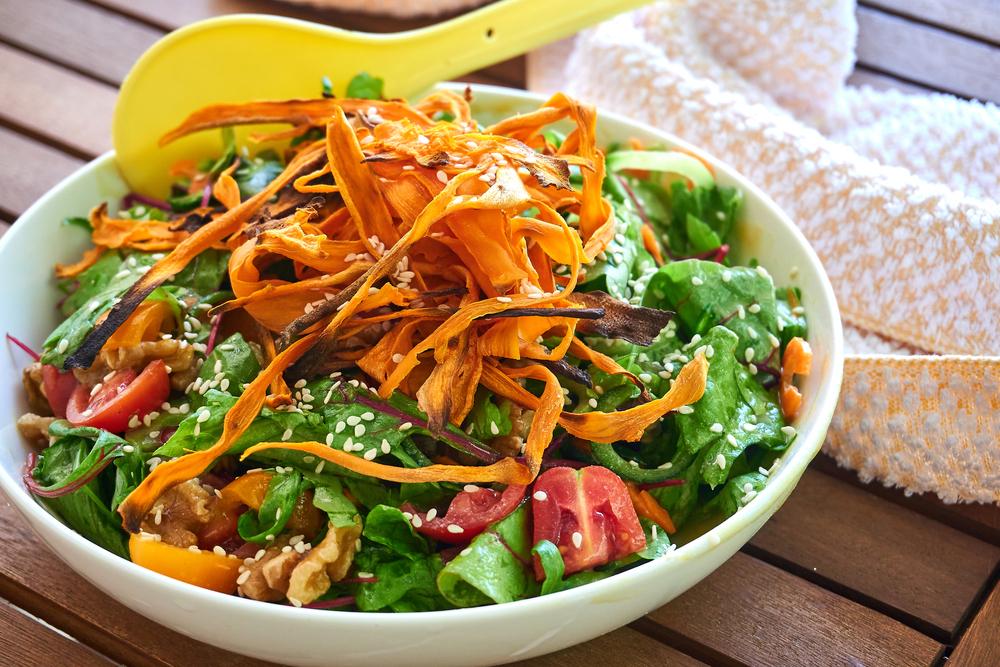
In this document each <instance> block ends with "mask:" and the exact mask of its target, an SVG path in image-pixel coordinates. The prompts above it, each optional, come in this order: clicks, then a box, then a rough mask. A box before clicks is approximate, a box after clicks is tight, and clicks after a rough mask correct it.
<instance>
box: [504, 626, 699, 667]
mask: <svg viewBox="0 0 1000 667" xmlns="http://www.w3.org/2000/svg"><path fill="white" fill-rule="evenodd" d="M602 663H603V664H614V665H628V666H629V667H665V666H667V665H669V667H699V666H704V664H705V663H703V662H701V661H700V660H697V659H695V658H692V657H691V656H689V655H687V654H686V653H681V652H680V651H678V650H677V649H675V648H672V647H670V646H668V645H666V644H664V643H663V642H660V641H657V640H656V639H653V638H651V637H647V636H646V635H644V634H642V633H640V632H637V631H636V630H633V629H632V628H629V627H624V628H620V629H618V630H615V631H613V632H609V633H608V634H606V635H603V636H601V637H598V638H597V639H592V640H590V641H589V642H585V643H583V644H577V645H576V646H571V647H570V648H567V649H564V650H562V651H558V652H556V653H550V654H549V655H544V656H541V657H538V658H533V659H531V660H527V661H524V662H518V663H514V665H515V667H563V666H565V665H599V664H602Z"/></svg>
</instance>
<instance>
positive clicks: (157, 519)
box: [142, 478, 218, 547]
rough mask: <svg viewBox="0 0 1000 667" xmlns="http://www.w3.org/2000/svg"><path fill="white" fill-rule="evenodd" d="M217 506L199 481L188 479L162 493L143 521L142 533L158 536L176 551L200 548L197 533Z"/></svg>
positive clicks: (212, 495) (211, 495)
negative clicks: (192, 547) (183, 548)
mask: <svg viewBox="0 0 1000 667" xmlns="http://www.w3.org/2000/svg"><path fill="white" fill-rule="evenodd" d="M217 502H218V498H216V496H215V494H214V493H210V492H209V491H207V490H205V488H204V487H203V486H202V485H201V483H200V482H199V481H198V479H197V478H195V479H189V480H188V481H186V482H184V483H183V484H178V485H177V486H174V487H172V488H170V489H168V490H167V491H165V492H164V493H163V495H161V496H160V497H159V498H157V500H156V502H155V503H153V507H152V509H150V511H149V513H148V514H147V515H146V518H145V519H143V521H142V530H143V531H144V532H147V533H155V534H157V535H159V536H160V539H162V541H164V542H166V543H167V544H172V545H173V546H175V547H190V546H194V545H197V544H198V535H197V532H198V530H199V529H200V528H201V527H202V526H204V525H205V524H206V523H208V520H209V519H210V518H212V513H213V508H214V506H215V503H217Z"/></svg>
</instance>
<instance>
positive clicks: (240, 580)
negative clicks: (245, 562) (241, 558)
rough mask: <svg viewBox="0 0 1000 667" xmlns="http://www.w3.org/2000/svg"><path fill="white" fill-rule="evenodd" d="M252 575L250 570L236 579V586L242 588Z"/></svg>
mask: <svg viewBox="0 0 1000 667" xmlns="http://www.w3.org/2000/svg"><path fill="white" fill-rule="evenodd" d="M250 574H251V572H250V570H247V571H246V572H244V573H243V574H241V575H240V576H238V577H236V585H237V586H242V585H243V584H245V583H246V582H247V579H249V578H250Z"/></svg>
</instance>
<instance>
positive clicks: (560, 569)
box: [531, 540, 566, 595]
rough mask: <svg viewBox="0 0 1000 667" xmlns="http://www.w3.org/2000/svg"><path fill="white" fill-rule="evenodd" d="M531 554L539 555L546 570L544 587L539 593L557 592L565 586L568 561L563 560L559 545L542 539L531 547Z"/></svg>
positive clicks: (543, 568)
mask: <svg viewBox="0 0 1000 667" xmlns="http://www.w3.org/2000/svg"><path fill="white" fill-rule="evenodd" d="M531 554H532V555H533V556H537V557H538V561H539V562H540V563H541V564H542V570H543V571H544V572H545V581H543V582H542V589H541V591H540V592H539V593H538V594H539V595H548V594H549V593H557V592H559V591H561V590H562V587H563V573H564V572H565V571H566V563H565V562H564V561H563V557H562V554H561V553H559V547H557V546H556V545H554V544H552V542H549V541H548V540H542V541H541V542H539V543H538V544H536V545H535V546H533V547H532V548H531Z"/></svg>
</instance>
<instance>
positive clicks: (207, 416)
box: [195, 410, 212, 424]
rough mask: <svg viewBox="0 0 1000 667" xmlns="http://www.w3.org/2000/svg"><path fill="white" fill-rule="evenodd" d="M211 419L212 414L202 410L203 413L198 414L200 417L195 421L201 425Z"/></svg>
mask: <svg viewBox="0 0 1000 667" xmlns="http://www.w3.org/2000/svg"><path fill="white" fill-rule="evenodd" d="M211 418H212V413H211V412H209V411H208V410H202V411H201V412H199V413H198V417H197V419H196V420H195V421H197V422H198V423H199V424H204V423H205V422H207V421H208V420H209V419H211Z"/></svg>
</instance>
